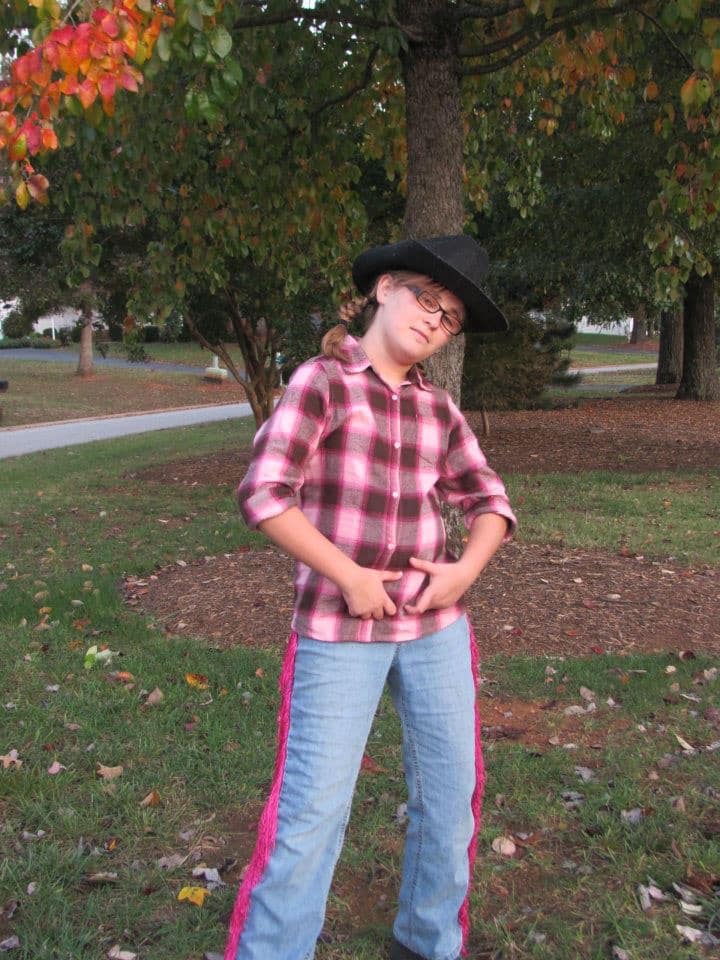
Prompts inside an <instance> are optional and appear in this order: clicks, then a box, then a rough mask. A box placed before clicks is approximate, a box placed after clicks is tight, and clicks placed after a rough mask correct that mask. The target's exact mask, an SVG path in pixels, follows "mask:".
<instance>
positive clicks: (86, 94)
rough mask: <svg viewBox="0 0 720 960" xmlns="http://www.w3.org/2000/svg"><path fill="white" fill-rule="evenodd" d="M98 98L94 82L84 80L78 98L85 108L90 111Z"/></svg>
mask: <svg viewBox="0 0 720 960" xmlns="http://www.w3.org/2000/svg"><path fill="white" fill-rule="evenodd" d="M96 97H97V87H96V86H95V84H94V83H93V82H92V80H83V82H82V83H81V84H80V89H79V90H78V98H79V100H80V103H81V104H82V105H83V107H84V108H85V109H86V110H88V109H89V108H90V107H91V106H92V105H93V103H94V102H95V98H96Z"/></svg>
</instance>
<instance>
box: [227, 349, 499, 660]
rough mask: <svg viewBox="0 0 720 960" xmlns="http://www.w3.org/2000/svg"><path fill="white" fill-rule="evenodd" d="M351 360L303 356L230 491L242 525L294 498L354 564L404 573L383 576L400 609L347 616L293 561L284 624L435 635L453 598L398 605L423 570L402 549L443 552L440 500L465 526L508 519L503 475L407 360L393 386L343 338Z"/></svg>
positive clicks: (321, 581)
mask: <svg viewBox="0 0 720 960" xmlns="http://www.w3.org/2000/svg"><path fill="white" fill-rule="evenodd" d="M343 346H344V347H345V349H346V350H347V351H348V353H349V360H348V362H341V361H337V360H333V359H329V358H327V357H316V358H314V359H312V360H309V361H308V362H307V363H304V364H302V366H300V367H298V369H297V370H296V371H295V373H294V374H293V376H292V378H291V380H290V383H289V384H288V387H287V389H286V391H285V393H284V395H283V397H282V399H281V400H280V402H279V404H278V406H277V408H276V409H275V412H274V413H273V415H272V416H271V417H270V419H269V420H268V421H267V422H266V423H264V424H263V425H262V427H261V428H260V430H259V431H258V433H257V436H256V437H255V446H254V457H253V461H252V463H251V465H250V468H249V470H248V472H247V474H246V476H245V477H244V479H243V480H242V482H241V484H240V486H239V488H238V501H239V504H240V509H241V511H242V514H243V517H244V518H245V521H246V522H247V524H248V526H250V527H257V525H258V524H259V523H261V522H262V521H263V520H267V519H269V518H270V517H274V516H277V515H278V514H280V513H283V512H284V511H285V510H287V509H289V508H290V507H293V506H297V507H299V508H300V509H301V510H302V511H303V513H304V514H305V516H306V517H307V518H308V520H309V521H310V522H311V523H312V524H314V526H316V527H317V529H318V530H320V531H321V533H323V534H325V536H326V537H327V538H328V539H329V540H331V541H332V542H333V543H334V544H335V545H336V546H338V547H339V548H340V549H341V550H342V551H343V552H344V553H346V554H347V555H348V556H350V557H352V559H353V560H355V562H356V563H358V564H360V566H363V567H372V568H373V569H375V570H402V571H403V572H404V576H403V577H402V579H401V580H397V581H394V582H389V583H386V584H385V589H386V590H387V593H388V595H389V596H390V597H391V598H392V600H393V601H394V602H395V604H396V606H397V608H398V612H397V614H396V615H395V616H393V617H387V616H386V617H385V619H383V620H377V621H376V620H372V619H370V620H362V619H359V618H357V617H351V616H350V614H349V613H348V610H347V606H346V604H345V600H344V599H343V596H342V593H341V591H340V589H339V588H338V587H337V586H336V585H335V584H334V583H333V582H332V581H331V580H328V579H327V578H326V577H322V576H320V574H318V573H316V572H315V571H314V570H313V569H311V568H310V567H308V566H307V565H306V564H303V563H299V562H298V563H297V564H296V573H295V610H294V614H293V621H292V628H293V629H294V630H296V631H297V632H298V633H299V634H300V635H301V636H307V637H312V638H314V639H316V640H330V641H332V640H355V641H361V642H368V641H377V640H385V641H403V640H413V639H416V638H417V637H421V636H424V635H426V634H428V633H434V632H435V631H436V630H440V629H442V628H443V627H446V626H448V625H449V624H451V623H452V622H453V621H455V620H457V618H458V617H459V616H460V615H461V614H462V613H463V610H464V607H463V605H462V603H461V602H458V603H456V604H454V605H453V606H451V607H446V608H444V609H442V610H428V611H427V612H426V613H423V614H419V615H413V614H409V613H406V612H405V610H404V604H405V603H408V602H411V601H412V600H414V599H415V598H416V597H417V596H418V594H419V593H420V591H421V589H422V587H423V584H424V583H425V580H426V575H425V574H424V573H423V572H422V571H419V570H414V569H413V568H411V567H410V566H409V558H410V557H411V556H415V557H421V558H422V559H424V560H433V561H440V562H444V561H452V560H454V559H455V558H454V557H453V556H452V555H451V554H450V553H449V552H448V551H447V549H446V546H445V529H444V525H443V522H442V518H441V515H440V501H441V500H446V501H448V502H450V503H451V504H454V505H455V506H457V507H459V508H460V509H461V510H462V512H463V515H464V519H465V523H466V525H467V526H468V527H469V526H470V524H471V523H472V521H473V520H474V519H475V517H477V516H479V515H480V514H482V513H499V514H501V515H502V516H503V517H505V518H506V519H507V520H508V521H509V526H508V532H507V535H506V539H507V538H509V537H510V535H511V533H512V531H513V530H514V528H515V525H516V521H515V516H514V514H513V512H512V509H511V507H510V503H509V501H508V498H507V494H506V493H505V487H504V486H503V483H502V481H501V480H500V478H499V477H498V476H497V474H496V473H494V472H493V471H492V470H491V469H490V468H489V467H488V465H487V462H486V460H485V457H484V456H483V453H482V451H481V450H480V447H479V446H478V442H477V439H476V438H475V435H474V433H473V432H472V431H471V430H470V427H469V426H468V424H467V423H466V421H465V418H464V417H463V415H462V414H461V413H460V411H459V410H458V408H457V407H456V406H455V404H454V403H453V402H452V400H451V399H450V396H449V395H448V394H447V393H446V391H444V390H440V389H439V388H438V387H435V386H434V385H433V384H431V383H430V382H429V381H427V380H426V379H425V378H424V377H423V375H422V374H421V373H420V371H419V370H417V369H416V368H413V369H412V370H411V371H410V374H409V379H408V380H407V381H405V382H404V383H403V384H402V385H401V386H399V387H396V388H393V387H390V386H388V385H387V384H386V383H385V382H384V381H383V380H381V379H380V377H379V376H378V375H377V374H376V373H375V371H374V370H373V369H372V366H371V365H370V361H369V360H368V357H367V355H366V354H365V351H364V350H363V349H362V346H361V345H360V344H359V343H358V341H357V340H355V339H354V338H353V337H350V336H348V337H347V338H346V340H345V342H344V344H343Z"/></svg>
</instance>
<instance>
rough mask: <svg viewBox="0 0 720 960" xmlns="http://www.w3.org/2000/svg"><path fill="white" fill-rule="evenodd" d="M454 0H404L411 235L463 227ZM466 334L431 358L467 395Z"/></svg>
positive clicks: (439, 373) (437, 375) (449, 386)
mask: <svg viewBox="0 0 720 960" xmlns="http://www.w3.org/2000/svg"><path fill="white" fill-rule="evenodd" d="M451 14H452V11H451V9H450V5H449V4H448V2H447V0H400V2H399V3H398V15H399V20H400V22H401V23H402V24H403V25H404V26H406V27H409V28H410V31H411V34H412V36H414V37H417V38H418V39H417V41H411V42H410V44H409V48H408V50H406V51H403V53H402V54H401V62H402V73H403V81H404V83H405V118H406V137H407V202H406V206H405V219H404V223H403V228H404V232H405V236H406V237H435V236H442V235H443V234H452V233H462V230H463V224H464V221H465V210H464V203H463V121H462V102H461V96H460V60H459V57H458V41H459V34H458V28H457V25H456V23H454V21H453V17H452V15H451ZM464 340H465V338H464V337H454V338H453V339H452V341H450V343H448V345H447V347H445V349H443V350H441V351H440V353H438V354H436V355H435V356H433V357H431V358H430V359H429V360H428V361H427V363H426V365H425V368H426V372H427V374H428V376H429V378H430V379H431V380H432V381H433V383H436V384H437V385H438V386H439V387H443V388H444V389H445V390H447V391H448V392H449V393H450V395H451V396H452V398H453V400H455V402H456V403H458V404H459V403H460V383H461V379H462V364H463V354H464V349H465V343H464Z"/></svg>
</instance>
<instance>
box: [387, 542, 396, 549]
mask: <svg viewBox="0 0 720 960" xmlns="http://www.w3.org/2000/svg"><path fill="white" fill-rule="evenodd" d="M387 548H388V550H394V549H395V544H394V543H389V544H388V545H387Z"/></svg>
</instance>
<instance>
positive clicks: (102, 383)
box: [0, 353, 245, 427]
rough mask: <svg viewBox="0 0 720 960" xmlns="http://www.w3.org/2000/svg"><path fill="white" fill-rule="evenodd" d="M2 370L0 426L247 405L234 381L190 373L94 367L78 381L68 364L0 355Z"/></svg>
mask: <svg viewBox="0 0 720 960" xmlns="http://www.w3.org/2000/svg"><path fill="white" fill-rule="evenodd" d="M0 369H1V370H2V376H3V379H5V380H8V381H9V383H10V388H9V390H8V391H7V393H4V394H3V395H2V397H1V398H0V411H2V419H1V420H0V426H2V427H15V426H20V425H25V424H32V423H44V422H47V421H55V420H73V419H76V418H81V417H102V416H111V415H113V414H120V413H139V412H141V411H146V410H165V409H170V408H174V407H191V406H205V405H207V404H212V403H236V402H237V403H243V402H244V401H245V393H244V391H243V389H242V387H241V386H240V385H239V384H238V383H237V382H236V381H235V380H232V379H231V380H228V382H227V383H223V384H217V383H208V382H206V381H205V380H203V379H202V377H200V376H195V375H194V374H191V373H153V372H152V371H150V370H143V369H142V367H138V368H137V369H134V368H133V369H125V368H119V369H118V368H112V367H96V368H95V372H94V373H93V375H92V376H90V377H87V378H81V377H77V376H75V371H74V368H73V367H72V366H71V365H70V364H65V363H52V362H48V361H45V362H44V361H37V362H35V361H33V360H7V359H6V358H5V357H3V355H2V353H0Z"/></svg>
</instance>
